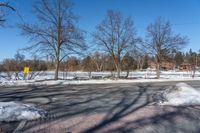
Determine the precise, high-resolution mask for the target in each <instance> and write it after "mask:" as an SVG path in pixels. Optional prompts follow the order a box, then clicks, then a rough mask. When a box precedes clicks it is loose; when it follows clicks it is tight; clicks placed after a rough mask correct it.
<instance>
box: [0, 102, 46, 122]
mask: <svg viewBox="0 0 200 133" xmlns="http://www.w3.org/2000/svg"><path fill="white" fill-rule="evenodd" d="M45 114H46V112H45V111H44V110H42V109H38V108H36V107H34V106H31V105H28V104H22V103H17V102H0V121H6V122H10V121H21V120H35V119H38V118H41V117H44V116H45Z"/></svg>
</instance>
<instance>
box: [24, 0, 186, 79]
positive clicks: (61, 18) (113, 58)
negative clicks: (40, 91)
mask: <svg viewBox="0 0 200 133" xmlns="http://www.w3.org/2000/svg"><path fill="white" fill-rule="evenodd" d="M72 7H73V4H72V3H71V2H70V1H68V0H40V1H38V2H37V3H35V5H34V6H33V8H34V10H35V11H34V13H35V15H36V18H37V19H36V21H35V22H34V24H31V23H22V24H20V28H21V30H22V35H24V36H26V37H28V38H29V39H30V40H31V41H32V43H31V45H30V46H28V47H27V48H25V49H24V50H26V51H32V52H33V53H34V54H36V53H37V54H39V55H40V56H42V55H43V56H47V55H48V56H50V57H51V58H52V59H53V62H54V64H55V79H58V71H59V68H60V67H61V66H60V65H61V64H62V62H63V61H64V60H65V59H66V58H69V57H70V56H75V55H79V56H81V55H83V54H85V52H84V51H86V49H89V48H88V45H87V44H86V41H85V40H84V34H85V32H84V31H83V30H81V29H80V28H79V27H78V26H77V24H76V22H77V20H78V17H77V16H76V15H74V14H73V12H72ZM91 37H92V38H93V40H94V41H93V44H95V48H98V49H99V50H100V52H101V53H104V54H105V55H106V59H107V58H108V57H109V59H107V60H109V63H110V65H109V66H110V67H111V66H112V67H114V69H115V70H116V71H117V73H118V74H117V77H118V78H119V77H120V72H121V70H122V69H124V67H126V68H127V67H130V66H131V65H130V64H132V63H133V62H134V60H133V59H132V57H137V62H134V63H136V65H138V64H139V65H140V64H142V63H144V61H142V60H143V57H145V56H146V57H147V56H150V57H152V58H153V59H154V61H155V63H156V70H157V78H159V77H160V68H161V64H162V62H163V61H165V59H166V57H168V56H170V55H172V54H174V53H176V52H177V51H178V50H180V49H181V48H182V47H183V46H185V45H186V44H187V43H188V39H187V37H184V36H181V35H179V34H174V33H173V31H172V29H171V25H170V23H169V22H168V21H165V20H163V19H162V18H158V19H156V20H155V22H153V23H151V24H150V25H149V26H148V27H147V31H146V37H145V38H144V39H142V38H141V37H139V36H138V35H137V34H136V29H135V27H134V23H133V20H132V18H131V17H124V16H123V15H122V13H121V12H119V11H113V10H109V11H108V12H107V14H106V16H105V18H104V19H103V20H102V21H101V22H100V23H99V24H98V25H97V26H96V29H95V31H94V32H93V33H92V35H91ZM141 55H142V56H141ZM94 58H95V57H88V58H86V59H85V60H86V62H87V61H88V60H93V61H94ZM104 61H105V60H104ZM125 61H126V63H124V62H125ZM127 62H128V63H127ZM86 64H87V65H88V66H86V67H85V68H84V69H89V67H90V66H91V65H89V64H88V63H86ZM94 64H96V66H98V69H99V70H100V69H102V67H103V66H102V65H100V64H99V62H98V61H96V62H95V61H94ZM141 66H142V65H141ZM131 68H132V66H131V67H130V69H131Z"/></svg>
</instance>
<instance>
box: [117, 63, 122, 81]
mask: <svg viewBox="0 0 200 133" xmlns="http://www.w3.org/2000/svg"><path fill="white" fill-rule="evenodd" d="M120 73H121V68H120V67H119V66H118V67H117V78H120Z"/></svg>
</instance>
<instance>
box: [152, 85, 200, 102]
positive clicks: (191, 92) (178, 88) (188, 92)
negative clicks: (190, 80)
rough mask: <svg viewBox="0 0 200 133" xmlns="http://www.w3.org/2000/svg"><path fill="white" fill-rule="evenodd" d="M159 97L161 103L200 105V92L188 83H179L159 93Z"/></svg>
mask: <svg viewBox="0 0 200 133" xmlns="http://www.w3.org/2000/svg"><path fill="white" fill-rule="evenodd" d="M154 98H155V96H154ZM157 98H158V99H159V100H160V101H159V100H158V102H159V103H158V104H160V105H171V106H187V105H200V92H198V91H197V90H195V89H194V88H193V87H191V86H190V85H188V84H186V83H178V84H176V85H175V86H174V87H172V88H168V89H166V90H165V91H162V92H160V93H158V94H157Z"/></svg>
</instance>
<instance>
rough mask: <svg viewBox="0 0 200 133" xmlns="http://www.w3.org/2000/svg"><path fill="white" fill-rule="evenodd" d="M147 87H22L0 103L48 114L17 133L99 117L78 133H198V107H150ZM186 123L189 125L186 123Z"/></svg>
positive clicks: (2, 95)
mask: <svg viewBox="0 0 200 133" xmlns="http://www.w3.org/2000/svg"><path fill="white" fill-rule="evenodd" d="M151 87H152V86H151V85H134V86H132V87H126V86H125V85H120V84H119V85H90V86H88V85H65V86H64V85H60V86H57V85H56V86H29V87H22V88H20V89H18V90H12V89H9V88H8V91H3V92H1V93H0V101H20V102H28V103H35V104H36V105H38V106H40V107H41V108H44V109H46V110H47V111H48V112H49V115H48V116H47V117H46V118H45V119H41V120H37V121H28V122H27V123H26V125H25V126H24V127H23V129H22V130H21V131H22V132H27V131H29V129H35V130H34V132H49V131H48V129H45V128H44V127H41V125H44V124H48V123H50V122H53V123H54V124H59V123H60V122H62V121H67V120H69V119H71V118H73V117H76V116H84V115H93V114H102V113H104V114H105V115H104V116H103V118H102V119H100V120H97V121H95V123H92V125H90V126H89V127H87V129H84V130H81V132H82V133H87V132H109V133H110V132H156V131H157V132H159V131H160V132H167V131H171V132H175V131H176V132H178V131H183V132H184V131H187V130H190V131H194V132H196V131H199V128H198V127H200V124H198V123H199V118H198V116H200V110H199V108H198V107H176V108H175V107H162V106H161V107H160V106H152V104H151V102H152V101H151V94H152V91H149V90H148V88H151ZM158 90H159V89H158ZM149 107H152V108H156V109H158V110H159V111H158V112H156V113H157V114H155V113H154V115H149V116H148V111H149V112H150V111H151V108H149ZM144 109H147V112H146V113H147V116H146V117H143V116H142V117H139V118H137V119H136V118H135V119H134V120H131V119H130V120H128V121H123V120H124V119H127V118H130V117H129V116H131V115H132V116H134V117H135V115H138V113H137V112H140V111H141V110H144ZM148 109H149V110H148ZM141 112H142V111H141ZM160 112H162V113H160ZM142 113H144V112H142ZM139 114H140V113H139ZM149 114H150V113H149ZM142 115H143V114H142ZM145 115H146V114H144V116H145ZM179 119H180V120H179ZM181 120H182V121H183V122H185V123H182V124H184V125H190V127H187V126H185V127H182V126H181V124H180V125H179V124H177V123H179V121H181ZM85 121H86V120H82V121H79V123H76V124H74V125H71V126H70V127H69V126H68V125H66V127H67V128H65V127H64V128H63V129H64V131H63V132H66V131H69V132H70V131H71V132H73V130H71V129H72V128H73V127H76V125H77V124H81V123H84V122H85ZM188 121H190V123H187V122H188ZM117 123H121V124H120V125H118V126H116V127H115V128H111V127H110V126H112V125H115V124H117ZM191 124H192V125H193V126H191ZM0 125H1V126H4V129H5V128H7V129H9V128H10V130H9V131H11V129H13V130H14V129H15V128H16V123H6V124H3V123H2V124H0ZM37 127H39V128H37ZM46 128H50V127H46ZM5 131H7V130H5ZM57 132H59V131H57Z"/></svg>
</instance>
